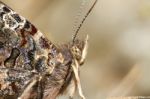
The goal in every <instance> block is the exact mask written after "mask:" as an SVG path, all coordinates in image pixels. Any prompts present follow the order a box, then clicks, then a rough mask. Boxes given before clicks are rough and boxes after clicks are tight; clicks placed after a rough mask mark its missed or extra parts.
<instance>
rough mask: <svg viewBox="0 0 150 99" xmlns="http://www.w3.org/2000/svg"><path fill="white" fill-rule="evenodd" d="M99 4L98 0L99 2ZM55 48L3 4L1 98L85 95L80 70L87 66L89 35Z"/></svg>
mask: <svg viewBox="0 0 150 99" xmlns="http://www.w3.org/2000/svg"><path fill="white" fill-rule="evenodd" d="M96 1H97V0H96ZM96 1H95V2H94V4H93V6H92V7H91V8H90V10H89V11H88V13H87V14H86V16H85V18H83V20H82V22H81V24H80V25H79V27H78V28H77V31H76V33H75V35H74V38H73V40H72V41H71V42H69V43H66V44H62V45H57V46H56V45H55V44H53V43H52V42H51V41H50V40H48V39H47V38H46V37H45V36H44V35H43V33H42V32H41V31H39V30H38V29H37V28H36V27H35V26H34V25H33V24H32V23H30V22H29V21H28V20H26V19H25V18H24V17H22V16H21V15H19V14H18V13H16V12H15V11H13V10H12V9H11V8H10V7H8V6H7V5H6V4H4V3H3V2H1V1H0V99H1V98H2V99H56V97H57V96H58V95H60V94H63V93H64V92H65V91H66V90H69V91H68V93H69V97H70V98H73V96H74V93H75V91H76V89H78V93H79V96H80V97H81V98H82V99H85V96H84V95H83V92H82V88H81V83H80V77H79V68H80V66H81V65H82V64H83V63H84V61H85V58H86V54H87V48H88V36H87V37H86V38H85V39H84V40H80V39H77V38H76V36H77V34H78V32H79V30H80V28H81V26H82V24H83V23H84V21H85V19H86V17H87V16H88V15H89V13H90V12H91V10H92V9H93V7H94V5H95V4H96Z"/></svg>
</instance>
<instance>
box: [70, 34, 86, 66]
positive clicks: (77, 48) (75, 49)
mask: <svg viewBox="0 0 150 99" xmlns="http://www.w3.org/2000/svg"><path fill="white" fill-rule="evenodd" d="M87 49H88V35H87V37H86V39H85V40H79V39H76V40H75V41H74V43H73V45H72V46H71V53H72V55H73V57H74V59H76V60H77V61H78V63H79V64H80V65H82V64H83V63H84V61H85V58H86V55H87Z"/></svg>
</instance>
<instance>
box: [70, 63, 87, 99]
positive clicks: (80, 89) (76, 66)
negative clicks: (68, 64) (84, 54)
mask: <svg viewBox="0 0 150 99" xmlns="http://www.w3.org/2000/svg"><path fill="white" fill-rule="evenodd" d="M72 68H73V72H74V74H75V79H76V83H77V88H78V91H79V95H80V97H81V98H82V99H85V97H84V95H83V92H82V88H81V82H80V78H79V64H78V62H77V60H75V64H72Z"/></svg>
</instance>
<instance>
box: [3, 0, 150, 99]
mask: <svg viewBox="0 0 150 99" xmlns="http://www.w3.org/2000/svg"><path fill="white" fill-rule="evenodd" d="M1 1H3V2H4V3H6V4H7V5H9V6H10V7H11V8H13V9H14V10H15V11H16V12H18V13H19V14H21V15H22V16H24V17H25V18H27V19H28V20H30V21H31V22H32V23H33V24H34V25H35V26H36V27H37V28H39V29H40V30H41V31H42V32H43V33H44V34H45V35H46V36H47V37H48V38H49V40H51V41H52V42H53V43H55V44H62V43H65V42H68V41H71V39H72V35H73V33H74V32H73V27H74V21H75V18H76V16H77V14H78V12H79V9H80V5H81V3H82V0H1ZM93 2H94V0H86V2H85V4H84V5H83V8H82V10H81V13H80V16H79V20H78V21H80V20H81V19H82V18H83V16H84V15H85V13H86V12H87V11H88V9H89V8H90V7H91V5H92V4H93ZM87 34H89V37H90V39H89V50H88V56H87V59H86V62H85V64H84V66H82V67H81V82H82V87H83V91H84V94H85V96H86V97H87V99H106V98H107V97H110V96H148V95H150V78H149V75H150V61H149V60H150V0H98V2H97V4H96V6H95V8H94V9H93V11H92V13H91V14H90V15H89V16H88V18H87V19H86V21H85V23H84V25H83V26H82V28H81V30H80V33H79V35H78V37H79V38H81V39H84V38H85V37H86V35H87ZM59 99H67V98H66V96H61V97H59ZM76 99H79V97H76Z"/></svg>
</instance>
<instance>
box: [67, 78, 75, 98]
mask: <svg viewBox="0 0 150 99" xmlns="http://www.w3.org/2000/svg"><path fill="white" fill-rule="evenodd" d="M75 91H76V81H75V79H74V78H73V79H72V80H71V83H70V85H69V91H68V92H69V99H73V96H74V94H75Z"/></svg>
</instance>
